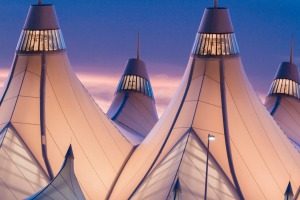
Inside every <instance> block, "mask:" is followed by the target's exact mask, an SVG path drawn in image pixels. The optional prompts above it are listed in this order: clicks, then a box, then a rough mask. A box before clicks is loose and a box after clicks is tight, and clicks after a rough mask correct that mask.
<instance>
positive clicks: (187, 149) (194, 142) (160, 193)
mask: <svg viewBox="0 0 300 200" xmlns="http://www.w3.org/2000/svg"><path fill="white" fill-rule="evenodd" d="M206 153H207V152H206V147H205V146H204V144H203V143H202V142H201V140H200V139H199V138H198V136H197V135H196V134H195V133H194V131H193V130H192V129H191V130H189V131H188V132H187V133H186V134H185V135H184V136H183V137H182V138H181V139H180V140H179V141H178V143H177V144H176V145H175V146H174V147H173V148H172V149H171V151H170V152H168V153H167V154H166V156H165V158H164V159H162V160H161V161H160V163H159V164H158V165H157V166H156V167H155V169H153V171H152V172H151V173H150V174H149V176H148V177H147V179H146V180H145V181H143V183H142V185H141V186H140V188H139V189H138V190H137V191H136V193H135V194H134V195H133V197H132V199H149V200H150V199H171V198H172V196H173V190H174V187H175V184H176V183H177V181H178V180H179V181H180V188H181V196H182V199H190V200H192V199H195V200H196V199H203V194H204V184H205V182H204V180H205V172H206ZM208 196H209V199H220V200H226V199H228V200H229V199H238V195H237V193H236V192H235V189H234V186H233V185H232V184H231V182H230V180H228V179H227V177H226V175H225V174H224V172H223V171H222V169H221V168H220V166H219V165H218V164H217V162H216V161H215V160H214V159H213V158H212V157H211V158H210V159H209V171H208Z"/></svg>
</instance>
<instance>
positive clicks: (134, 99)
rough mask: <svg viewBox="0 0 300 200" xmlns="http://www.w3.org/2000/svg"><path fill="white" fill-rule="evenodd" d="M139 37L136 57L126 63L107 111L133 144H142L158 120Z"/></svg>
mask: <svg viewBox="0 0 300 200" xmlns="http://www.w3.org/2000/svg"><path fill="white" fill-rule="evenodd" d="M139 41H140V40H139V37H138V51H137V58H131V59H129V60H128V62H127V64H126V67H125V70H124V73H123V76H122V78H121V80H120V82H119V85H118V87H117V91H116V94H115V97H114V99H113V102H112V104H111V106H110V108H109V109H108V111H107V115H108V117H110V118H111V119H112V120H113V121H114V122H115V123H116V124H117V125H118V126H120V127H121V129H125V130H126V131H122V133H123V134H124V135H125V137H126V138H127V139H128V140H130V141H131V143H132V144H133V145H137V144H139V143H141V141H142V140H143V139H144V137H146V136H147V135H148V133H149V132H150V130H151V129H152V128H153V126H154V125H155V124H156V122H157V120H158V117H157V112H156V107H155V100H154V95H153V92H152V87H151V83H150V79H149V75H148V72H147V68H146V65H145V63H144V61H142V60H141V59H140V42H139Z"/></svg>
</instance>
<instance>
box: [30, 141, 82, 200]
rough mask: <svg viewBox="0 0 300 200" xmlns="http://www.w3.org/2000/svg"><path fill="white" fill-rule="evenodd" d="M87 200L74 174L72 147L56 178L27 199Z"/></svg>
mask: <svg viewBox="0 0 300 200" xmlns="http://www.w3.org/2000/svg"><path fill="white" fill-rule="evenodd" d="M48 199H49V200H51V199H65V200H85V197H84V195H83V193H82V190H81V188H80V185H79V183H78V180H77V178H76V175H75V172H74V155H73V151H72V147H71V146H70V147H69V149H68V152H67V154H66V156H65V160H64V163H63V165H62V167H61V170H60V171H59V172H58V174H57V175H56V176H55V178H54V179H53V180H52V181H51V182H50V183H49V184H48V185H47V186H46V187H44V188H43V189H42V190H40V191H39V192H37V193H36V194H34V195H32V196H31V197H28V198H26V200H48Z"/></svg>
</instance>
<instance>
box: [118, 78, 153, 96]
mask: <svg viewBox="0 0 300 200" xmlns="http://www.w3.org/2000/svg"><path fill="white" fill-rule="evenodd" d="M121 91H135V92H139V93H143V94H146V95H148V96H149V97H150V98H152V99H154V95H153V92H152V87H151V84H150V82H149V81H148V80H146V79H144V78H142V77H140V76H136V75H125V76H123V77H122V78H121V80H120V82H119V85H118V88H117V93H118V92H121Z"/></svg>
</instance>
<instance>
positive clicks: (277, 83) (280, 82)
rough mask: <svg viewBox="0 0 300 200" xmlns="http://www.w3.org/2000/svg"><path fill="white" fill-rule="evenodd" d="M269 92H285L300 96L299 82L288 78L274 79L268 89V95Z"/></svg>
mask: <svg viewBox="0 0 300 200" xmlns="http://www.w3.org/2000/svg"><path fill="white" fill-rule="evenodd" d="M271 94H287V95H291V96H294V97H296V98H300V95H299V84H298V83H296V82H295V81H292V80H289V79H275V80H274V81H273V82H272V85H271V88H270V91H269V95H271Z"/></svg>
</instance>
